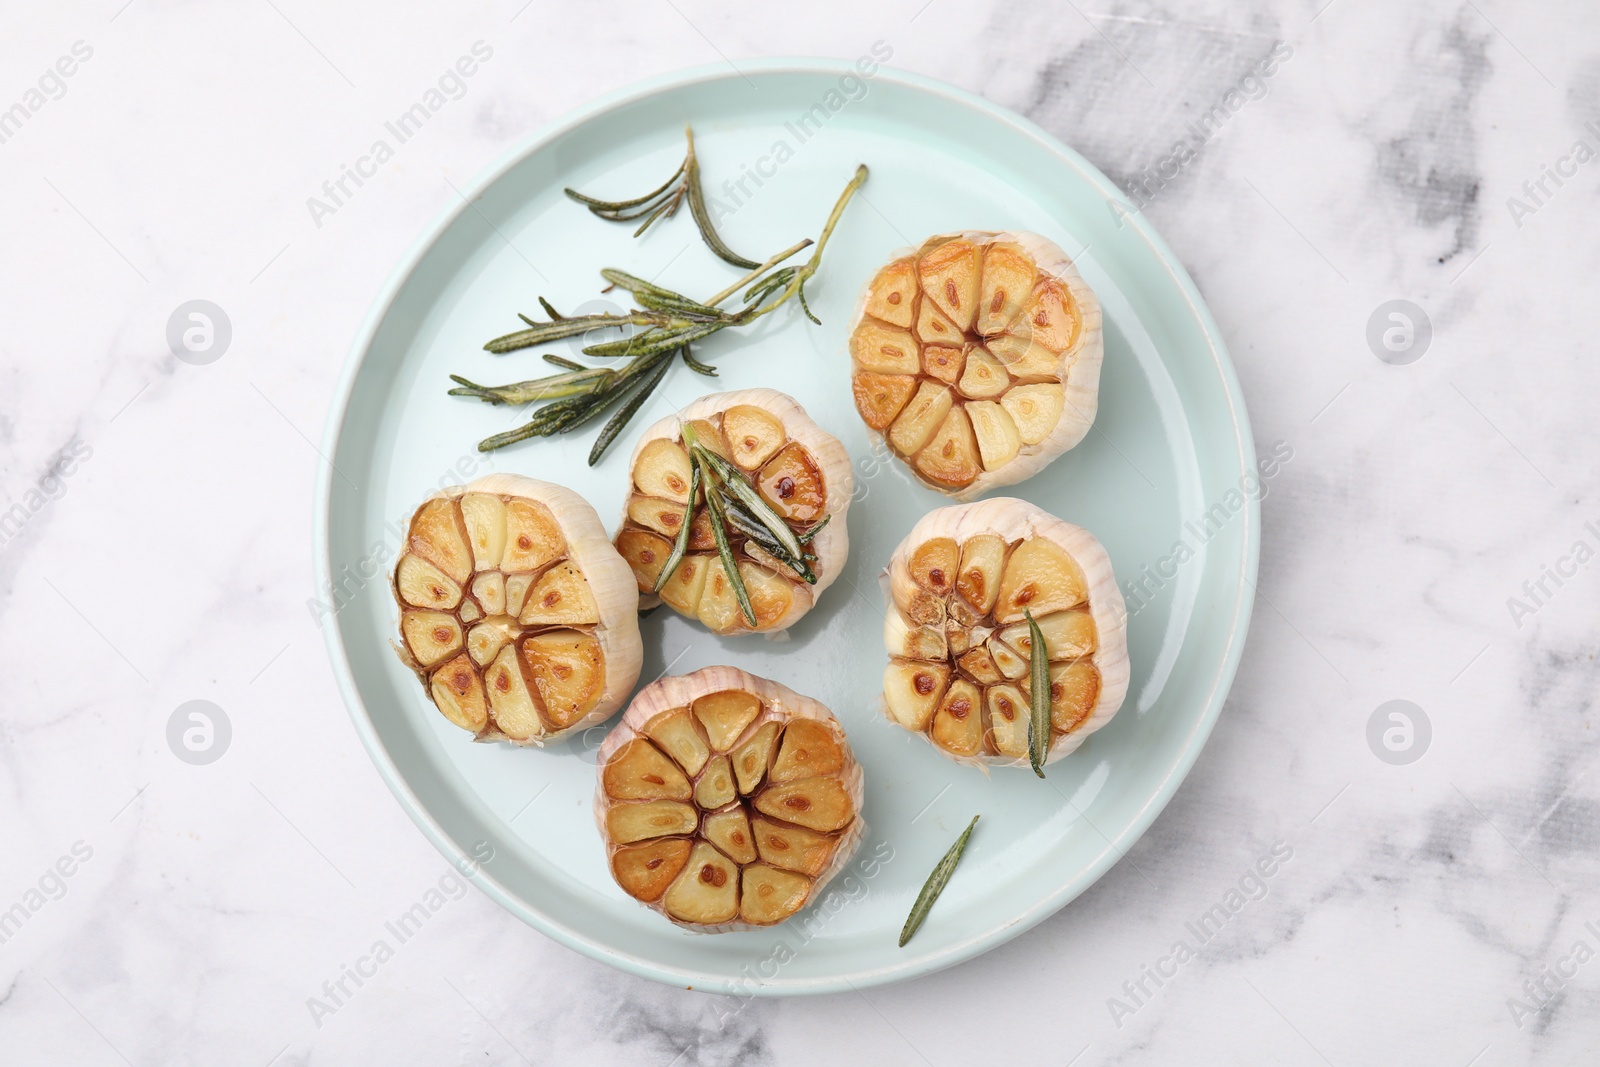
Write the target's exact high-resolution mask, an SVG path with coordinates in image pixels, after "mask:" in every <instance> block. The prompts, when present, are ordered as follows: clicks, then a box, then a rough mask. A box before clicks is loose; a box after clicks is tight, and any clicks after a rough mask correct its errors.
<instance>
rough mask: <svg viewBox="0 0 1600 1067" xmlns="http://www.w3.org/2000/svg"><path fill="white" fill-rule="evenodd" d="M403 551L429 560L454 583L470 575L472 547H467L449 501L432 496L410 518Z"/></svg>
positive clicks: (463, 530) (459, 582) (461, 581)
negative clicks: (409, 527) (408, 531)
mask: <svg viewBox="0 0 1600 1067" xmlns="http://www.w3.org/2000/svg"><path fill="white" fill-rule="evenodd" d="M406 550H407V551H409V552H410V553H411V554H412V555H414V556H419V557H421V558H422V559H425V560H427V561H428V562H429V563H432V564H433V565H434V566H435V567H438V568H439V570H440V571H442V572H443V573H444V574H446V575H448V576H449V578H450V580H451V581H453V582H455V583H456V584H457V585H461V584H463V583H464V582H466V580H467V578H468V576H470V575H471V574H472V550H471V549H470V548H468V547H467V532H466V528H465V527H464V526H463V525H462V522H461V516H460V515H459V514H458V513H457V511H456V505H455V503H454V502H453V501H451V500H448V499H445V498H442V497H436V498H435V499H433V500H428V501H425V502H424V503H423V505H422V506H421V507H420V508H418V509H417V512H416V514H415V515H413V516H412V517H411V531H410V534H409V536H407V538H406Z"/></svg>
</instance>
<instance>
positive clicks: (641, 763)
mask: <svg viewBox="0 0 1600 1067" xmlns="http://www.w3.org/2000/svg"><path fill="white" fill-rule="evenodd" d="M600 787H601V788H602V789H604V790H605V792H606V796H608V797H611V798H612V799H613V800H688V799H689V798H690V796H691V791H690V789H689V779H688V778H686V777H684V774H683V771H682V770H680V769H679V767H678V765H677V764H676V763H673V762H672V760H670V759H668V758H667V756H666V755H665V754H664V753H663V752H662V751H661V750H660V749H658V748H656V746H655V745H653V744H651V743H650V742H649V741H648V740H647V739H645V738H643V737H636V738H634V739H633V740H631V741H629V742H628V743H627V744H625V745H623V746H622V747H621V748H620V749H619V750H618V751H617V753H616V754H615V755H614V756H612V758H611V760H610V762H608V763H607V764H606V765H605V766H604V767H602V768H601V771H600Z"/></svg>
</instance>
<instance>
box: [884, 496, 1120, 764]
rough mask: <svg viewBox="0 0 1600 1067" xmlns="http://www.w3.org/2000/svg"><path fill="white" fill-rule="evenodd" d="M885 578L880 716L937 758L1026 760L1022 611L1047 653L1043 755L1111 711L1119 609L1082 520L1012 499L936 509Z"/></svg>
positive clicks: (1107, 566)
mask: <svg viewBox="0 0 1600 1067" xmlns="http://www.w3.org/2000/svg"><path fill="white" fill-rule="evenodd" d="M952 560H954V561H955V570H954V571H953V572H952V571H951V569H950V563H951V561H952ZM882 581H883V585H884V591H885V594H886V596H887V598H888V600H889V607H888V611H887V612H886V614H885V617H884V643H885V646H886V648H887V651H888V653H889V656H890V660H889V665H888V667H887V668H886V669H885V671H884V696H883V705H882V708H883V711H884V714H885V715H886V716H887V717H888V718H889V719H890V721H892V722H895V723H897V724H898V725H900V726H903V727H905V728H906V729H908V730H911V731H913V732H915V733H924V734H926V735H927V737H928V739H929V741H930V742H931V743H932V744H933V746H934V748H936V749H937V750H938V751H939V752H940V753H941V754H942V755H944V756H946V757H948V758H950V759H953V760H956V761H957V762H962V763H975V764H991V765H1000V766H1014V767H1027V766H1029V760H1028V752H1027V731H1028V700H1029V693H1030V687H1029V675H1030V663H1029V653H1030V647H1031V646H1030V645H1029V643H1028V636H1027V622H1026V617H1025V616H1024V614H1023V609H1024V608H1027V609H1029V610H1031V611H1033V612H1034V618H1035V621H1036V622H1038V623H1039V625H1040V628H1041V630H1042V631H1044V633H1045V640H1046V648H1047V650H1048V652H1049V653H1050V657H1051V659H1050V672H1051V679H1052V690H1051V701H1052V716H1051V718H1052V729H1051V745H1050V751H1049V755H1048V758H1047V759H1046V761H1045V762H1046V763H1053V762H1055V761H1056V760H1058V759H1061V758H1062V757H1063V756H1066V755H1067V754H1069V753H1071V752H1072V751H1074V750H1075V749H1077V748H1078V746H1079V745H1081V744H1083V742H1084V741H1085V740H1086V739H1087V738H1088V736H1089V735H1090V734H1092V733H1094V732H1095V731H1096V730H1099V729H1100V728H1101V727H1103V726H1105V725H1106V723H1108V722H1110V721H1111V718H1112V716H1113V715H1115V714H1116V713H1117V710H1118V709H1119V708H1120V707H1121V706H1122V702H1123V700H1124V698H1125V697H1126V695H1127V691H1128V681H1129V664H1128V645H1127V609H1126V606H1125V605H1124V603H1123V599H1122V593H1121V591H1120V590H1119V589H1118V588H1117V583H1116V577H1115V575H1114V574H1113V573H1112V570H1111V560H1110V557H1109V556H1107V554H1106V551H1105V548H1104V547H1103V546H1102V545H1101V544H1100V542H1099V541H1098V540H1096V539H1095V537H1094V535H1092V534H1090V533H1089V532H1088V531H1087V530H1085V529H1083V528H1082V527H1079V526H1074V525H1073V524H1071V523H1069V522H1065V521H1063V520H1061V519H1058V518H1056V517H1055V516H1053V515H1050V514H1048V513H1047V512H1045V511H1043V510H1041V509H1039V508H1038V507H1035V506H1034V505H1033V504H1030V503H1028V502H1027V501H1025V500H1018V499H1016V498H1014V497H995V498H992V499H989V500H983V501H979V502H977V503H974V504H956V505H952V506H949V507H943V508H939V509H937V510H935V511H932V512H929V513H928V514H927V515H925V516H923V517H922V519H921V520H919V521H918V522H917V523H916V525H915V526H913V527H912V528H911V532H910V533H908V534H907V535H906V537H905V539H904V540H903V541H901V543H900V545H899V547H897V548H896V549H895V551H894V554H893V555H892V556H891V557H890V561H889V565H888V567H886V568H885V569H884V572H883V576H882ZM1091 687H1092V691H1091ZM1006 712H1011V713H1012V714H1010V715H1009V716H1008V715H1007V714H1005V713H1006ZM1063 727H1065V728H1063Z"/></svg>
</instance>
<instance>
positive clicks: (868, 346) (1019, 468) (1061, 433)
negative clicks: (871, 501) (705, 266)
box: [850, 232, 1104, 500]
mask: <svg viewBox="0 0 1600 1067" xmlns="http://www.w3.org/2000/svg"><path fill="white" fill-rule="evenodd" d="M908 270H909V271H912V272H914V273H915V276H916V278H917V284H916V286H915V288H914V289H911V290H910V291H909V292H907V289H908V287H907V286H906V284H905V281H906V278H907V274H908ZM890 292H899V293H906V295H904V296H902V297H901V301H902V302H904V301H906V300H908V299H909V302H910V303H911V304H912V305H913V306H912V307H911V308H910V309H909V310H908V309H906V308H904V307H903V306H902V304H901V303H896V304H894V305H890V304H888V303H887V301H886V296H887V294H888V293H890ZM886 314H887V315H892V320H891V319H888V318H884V315H886ZM908 326H909V329H907V327H908ZM850 333H851V338H852V343H851V346H850V353H851V360H852V369H853V373H854V375H855V379H856V381H855V390H856V393H857V397H858V403H857V409H858V410H859V411H860V412H861V415H862V418H863V421H865V422H866V424H867V427H868V429H869V430H870V431H871V432H872V433H873V434H874V435H877V436H880V437H881V438H882V439H883V440H884V441H886V442H887V443H888V445H889V446H890V448H891V449H892V450H893V451H894V452H895V454H896V455H898V456H899V457H900V458H901V459H902V460H904V461H905V462H906V463H907V464H908V465H909V466H910V467H911V469H912V470H913V472H914V473H915V474H916V475H917V477H918V478H920V479H921V480H922V481H924V482H925V483H926V484H928V485H930V486H932V487H933V488H935V489H938V490H940V491H941V492H945V493H948V494H950V495H952V496H955V497H957V498H958V499H963V500H964V499H970V498H972V497H975V496H977V495H979V494H981V493H983V492H984V491H986V490H989V489H992V488H995V487H997V486H1001V485H1009V484H1012V483H1015V482H1019V481H1021V480H1023V479H1025V478H1027V477H1030V476H1031V475H1033V474H1034V473H1036V472H1037V471H1039V470H1041V469H1042V468H1043V467H1044V466H1045V465H1046V464H1048V463H1049V462H1050V461H1051V460H1052V459H1054V458H1055V457H1056V456H1058V455H1060V454H1061V453H1062V452H1065V451H1066V450H1067V449H1069V448H1072V447H1073V446H1074V445H1076V444H1078V442H1079V441H1081V440H1082V439H1083V437H1084V435H1085V434H1087V433H1088V431H1089V427H1090V426H1091V425H1092V424H1093V422H1094V416H1095V411H1096V408H1097V406H1098V395H1099V382H1100V366H1101V362H1102V359H1103V353H1104V344H1103V338H1102V331H1101V312H1100V304H1099V301H1098V300H1097V299H1096V298H1095V295H1094V293H1093V292H1092V291H1091V290H1090V289H1089V287H1088V285H1087V284H1085V282H1084V281H1083V278H1082V277H1081V276H1080V275H1079V273H1078V271H1077V268H1076V267H1075V266H1074V265H1073V263H1072V261H1071V260H1070V259H1068V258H1067V256H1066V254H1065V253H1063V252H1062V251H1061V249H1060V248H1058V247H1057V246H1056V245H1054V244H1052V243H1051V242H1050V241H1048V240H1046V239H1045V238H1043V237H1040V236H1039V235H1037V234H1031V233H1020V232H1017V233H978V232H972V233H961V234H944V235H940V236H936V237H932V238H929V239H928V241H926V242H925V243H924V244H923V245H922V247H921V248H919V249H916V250H915V251H909V252H906V253H901V254H898V255H897V256H896V258H895V259H894V261H893V262H892V263H891V264H890V265H888V266H886V267H885V268H883V269H882V270H880V271H879V272H878V273H877V274H876V275H874V276H873V278H872V279H870V280H869V281H868V282H867V284H866V286H865V287H864V289H863V291H862V295H861V299H860V300H859V301H858V303H857V307H856V313H855V317H854V319H853V320H852V321H851V323H850ZM885 344H888V346H889V347H890V348H892V350H893V351H892V353H888V354H886V353H885V352H884V351H883V349H884V347H885ZM868 375H878V376H879V378H877V379H874V378H870V377H867V376H868ZM885 375H892V376H894V377H895V378H896V379H897V380H896V381H895V383H894V386H893V388H892V390H891V389H890V388H888V387H887V385H886V383H884V382H883V381H882V380H881V378H882V376H885ZM907 377H909V378H912V379H914V382H913V383H906V382H905V381H903V380H900V379H904V378H907ZM911 384H914V389H911V388H910V385H911ZM951 389H954V390H955V393H953V394H952V393H950V392H949V390H951ZM908 390H909V391H910V393H911V395H910V397H909V399H908V398H907V397H906V393H907V392H908ZM940 390H945V392H941V391H940ZM978 404H984V405H989V404H998V410H997V409H995V408H993V407H983V408H978V409H977V410H973V408H974V407H975V405H978ZM946 405H948V407H947V406H946ZM953 412H960V413H961V414H960V415H956V414H953ZM974 431H975V435H974ZM1013 431H1014V432H1013ZM936 434H938V435H939V440H938V448H936V449H933V450H931V451H930V442H932V441H933V440H934V438H935V435H936ZM969 439H970V440H971V441H972V446H971V447H970V448H968V447H966V445H967V442H968V441H969Z"/></svg>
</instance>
